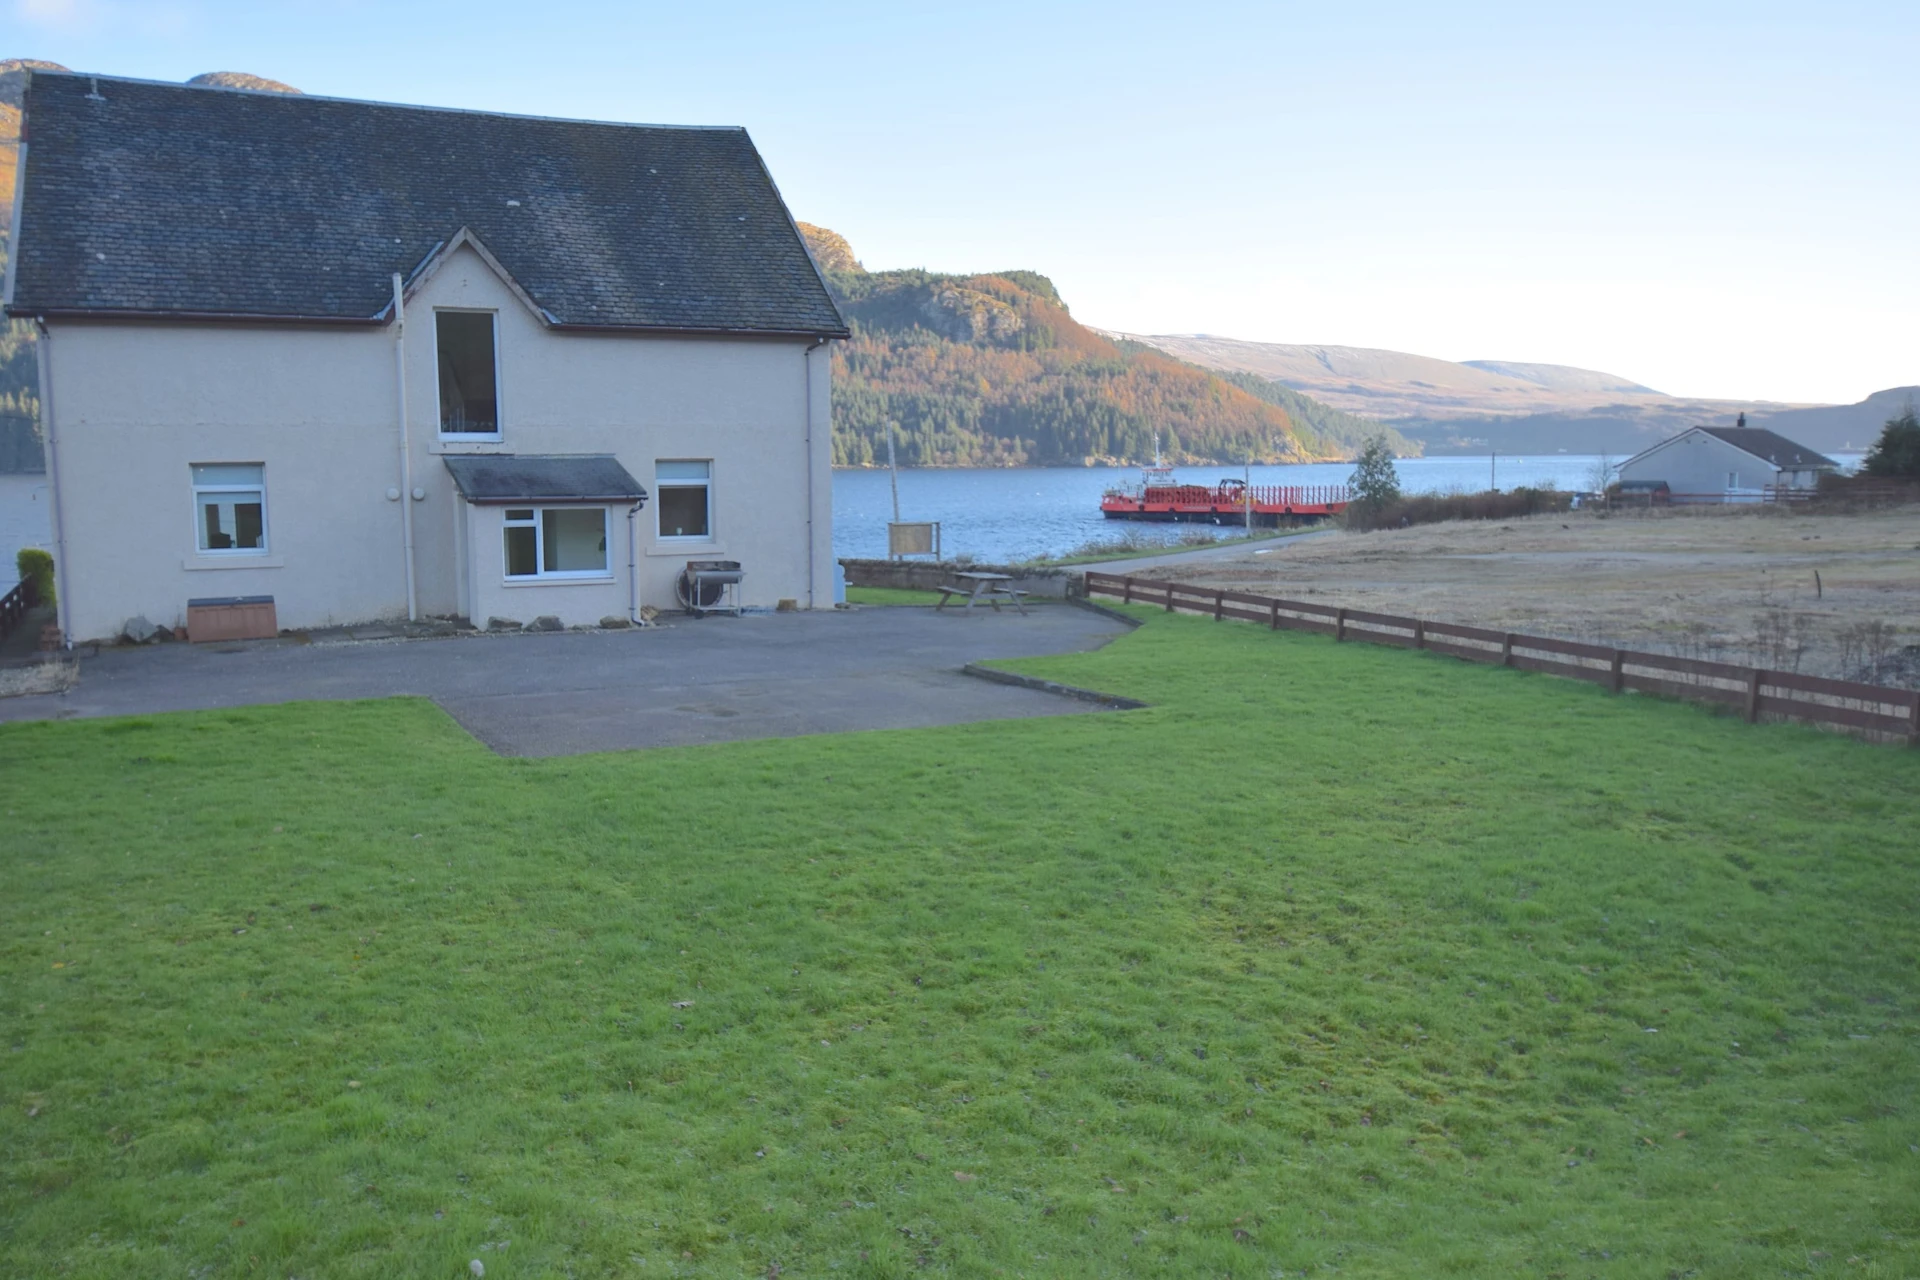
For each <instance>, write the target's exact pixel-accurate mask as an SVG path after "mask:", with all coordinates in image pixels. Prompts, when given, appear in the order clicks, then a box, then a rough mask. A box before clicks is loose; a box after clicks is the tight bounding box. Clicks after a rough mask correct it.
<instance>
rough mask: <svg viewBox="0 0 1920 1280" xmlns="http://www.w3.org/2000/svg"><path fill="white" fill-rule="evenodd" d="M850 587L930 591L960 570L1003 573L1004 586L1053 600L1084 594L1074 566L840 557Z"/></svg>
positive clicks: (1077, 571)
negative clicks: (842, 558)
mask: <svg viewBox="0 0 1920 1280" xmlns="http://www.w3.org/2000/svg"><path fill="white" fill-rule="evenodd" d="M840 563H841V565H843V566H844V567H845V568H846V571H847V585H848V586H850V587H899V588H903V589H905V590H918V591H931V590H933V589H934V588H935V587H944V586H949V585H951V584H952V583H953V580H954V578H953V575H954V574H956V573H960V572H963V571H972V572H983V573H1004V574H1007V575H1008V576H1009V577H1011V578H1012V579H1013V581H1012V582H1010V583H1008V584H1007V585H1008V586H1011V587H1014V588H1017V589H1018V590H1021V591H1026V592H1029V593H1031V594H1032V595H1035V596H1045V597H1049V598H1051V599H1055V600H1061V599H1065V598H1066V597H1068V596H1077V595H1081V594H1084V593H1083V592H1082V590H1081V584H1082V583H1083V582H1084V581H1085V579H1084V576H1083V575H1082V573H1081V572H1080V571H1079V570H1077V569H1036V568H1034V567H1033V566H1031V565H1003V564H958V563H955V562H953V561H951V560H948V561H934V560H852V559H848V560H842V561H841V562H840Z"/></svg>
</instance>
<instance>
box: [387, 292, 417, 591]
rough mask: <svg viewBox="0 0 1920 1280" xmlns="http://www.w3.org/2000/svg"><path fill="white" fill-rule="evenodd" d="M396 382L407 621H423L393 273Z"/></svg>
mask: <svg viewBox="0 0 1920 1280" xmlns="http://www.w3.org/2000/svg"><path fill="white" fill-rule="evenodd" d="M393 383H394V395H395V397H396V400H397V403H398V406H399V409H400V548H401V555H402V558H403V559H404V560H405V562H406V570H407V621H408V622H417V621H419V618H420V609H419V602H418V597H417V596H416V594H415V590H414V581H413V448H412V444H411V442H410V441H409V440H408V438H407V312H406V299H405V297H404V296H403V291H402V288H401V283H400V273H399V272H398V271H396V272H394V273H393Z"/></svg>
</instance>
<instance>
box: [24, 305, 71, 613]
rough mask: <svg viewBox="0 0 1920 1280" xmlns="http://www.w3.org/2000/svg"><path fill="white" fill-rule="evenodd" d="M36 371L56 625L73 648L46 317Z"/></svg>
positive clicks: (39, 323) (40, 325) (37, 320)
mask: <svg viewBox="0 0 1920 1280" xmlns="http://www.w3.org/2000/svg"><path fill="white" fill-rule="evenodd" d="M33 325H34V329H35V330H36V331H37V334H38V337H39V341H38V342H36V343H34V344H33V345H34V352H35V355H36V356H37V359H36V360H35V361H34V363H35V365H36V366H37V367H36V369H35V372H36V373H38V374H39V375H40V423H41V426H42V428H43V429H44V430H45V432H46V437H47V492H48V493H49V494H51V495H52V497H53V622H54V625H55V626H57V627H59V628H60V643H61V645H62V646H63V647H65V648H66V649H67V650H69V651H71V650H72V649H73V579H72V576H71V575H70V574H69V573H68V572H67V504H66V503H65V502H64V501H62V500H61V497H60V433H59V432H58V431H56V430H55V429H54V418H53V333H52V331H51V330H49V329H48V328H47V318H46V317H45V316H35V317H34V320H33Z"/></svg>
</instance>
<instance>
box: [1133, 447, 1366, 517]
mask: <svg viewBox="0 0 1920 1280" xmlns="http://www.w3.org/2000/svg"><path fill="white" fill-rule="evenodd" d="M1348 501H1349V494H1348V492H1347V486H1345V485H1343V484H1317V485H1279V484H1256V485H1249V484H1247V482H1246V481H1244V480H1235V479H1232V478H1229V479H1225V480H1222V481H1221V482H1220V483H1219V484H1216V485H1213V486H1211V487H1209V486H1207V485H1203V484H1181V483H1180V482H1179V481H1177V480H1175V479H1174V478H1173V468H1171V467H1165V466H1161V465H1160V462H1159V459H1158V458H1156V459H1155V460H1154V465H1153V466H1151V467H1144V468H1142V469H1141V473H1140V483H1139V484H1137V485H1123V486H1117V487H1115V488H1112V489H1109V490H1107V492H1106V493H1105V495H1103V496H1102V497H1101V499H1100V513H1101V514H1102V515H1104V516H1106V518H1107V519H1109V520H1158V521H1181V522H1184V523H1188V524H1248V523H1251V524H1252V525H1253V526H1254V527H1255V528H1260V529H1274V528H1278V527H1280V526H1282V525H1294V524H1311V523H1314V522H1316V521H1319V520H1325V519H1326V518H1327V517H1328V516H1333V515H1338V514H1339V513H1340V512H1342V511H1345V510H1346V509H1347V502H1348Z"/></svg>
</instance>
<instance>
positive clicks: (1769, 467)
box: [1619, 416, 1839, 502]
mask: <svg viewBox="0 0 1920 1280" xmlns="http://www.w3.org/2000/svg"><path fill="white" fill-rule="evenodd" d="M1745 422H1746V419H1745V417H1744V416H1743V417H1742V418H1741V423H1742V425H1740V426H1737V427H1690V428H1688V429H1687V430H1685V431H1683V432H1681V433H1680V434H1679V435H1677V436H1674V437H1673V438H1672V439H1671V440H1663V441H1661V442H1660V443H1659V444H1657V445H1654V446H1653V447H1652V448H1651V449H1646V450H1643V451H1642V452H1640V453H1636V454H1634V455H1633V456H1632V457H1631V458H1628V459H1627V460H1626V461H1625V462H1623V463H1621V464H1620V472H1619V475H1620V479H1621V481H1622V482H1623V483H1624V482H1627V481H1634V482H1638V483H1639V484H1641V485H1652V484H1656V483H1659V482H1662V481H1664V482H1665V483H1666V486H1667V489H1668V490H1669V492H1670V493H1671V494H1672V498H1671V500H1672V501H1674V502H1760V501H1764V500H1765V499H1766V498H1767V497H1769V496H1770V495H1774V494H1777V493H1778V492H1780V491H1782V490H1784V491H1787V492H1799V491H1807V490H1812V489H1814V488H1817V487H1818V486H1819V484H1820V477H1821V476H1823V475H1826V474H1828V473H1830V472H1834V471H1837V470H1839V464H1838V463H1836V462H1835V461H1834V460H1833V459H1831V458H1828V457H1824V456H1822V455H1820V454H1817V453H1815V452H1814V451H1813V450H1811V449H1808V448H1806V447H1804V446H1802V445H1798V444H1795V443H1794V442H1793V441H1791V440H1789V439H1787V438H1786V437H1785V436H1781V435H1776V434H1775V433H1773V432H1771V431H1768V430H1766V429H1765V428H1764V427H1749V426H1746V425H1744V424H1745Z"/></svg>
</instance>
